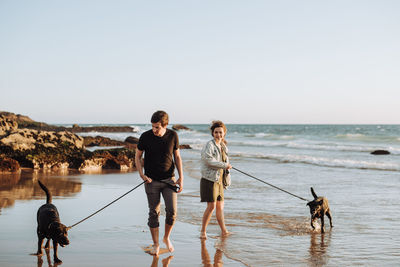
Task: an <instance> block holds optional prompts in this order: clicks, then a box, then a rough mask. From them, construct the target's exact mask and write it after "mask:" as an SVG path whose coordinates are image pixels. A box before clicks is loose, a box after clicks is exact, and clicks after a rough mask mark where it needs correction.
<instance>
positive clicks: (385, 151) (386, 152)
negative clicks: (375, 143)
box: [371, 150, 390, 155]
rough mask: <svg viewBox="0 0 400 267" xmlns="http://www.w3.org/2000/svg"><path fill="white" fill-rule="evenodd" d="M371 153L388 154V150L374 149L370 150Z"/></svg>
mask: <svg viewBox="0 0 400 267" xmlns="http://www.w3.org/2000/svg"><path fill="white" fill-rule="evenodd" d="M371 154H372V155H389V154H390V152H389V151H387V150H375V151H372V152H371Z"/></svg>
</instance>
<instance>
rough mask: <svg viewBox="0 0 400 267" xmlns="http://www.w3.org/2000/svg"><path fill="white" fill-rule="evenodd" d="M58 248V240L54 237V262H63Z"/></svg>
mask: <svg viewBox="0 0 400 267" xmlns="http://www.w3.org/2000/svg"><path fill="white" fill-rule="evenodd" d="M57 249H58V243H57V242H56V241H54V239H53V250H54V255H53V258H54V263H61V262H62V260H60V259H59V258H58V255H57Z"/></svg>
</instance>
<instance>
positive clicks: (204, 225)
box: [200, 202, 216, 239]
mask: <svg viewBox="0 0 400 267" xmlns="http://www.w3.org/2000/svg"><path fill="white" fill-rule="evenodd" d="M215 205H216V204H215V202H207V208H206V210H205V211H204V214H203V221H202V224H201V231H200V238H204V239H206V238H207V233H206V230H207V226H208V223H209V222H210V219H211V216H212V213H213V211H214V209H215Z"/></svg>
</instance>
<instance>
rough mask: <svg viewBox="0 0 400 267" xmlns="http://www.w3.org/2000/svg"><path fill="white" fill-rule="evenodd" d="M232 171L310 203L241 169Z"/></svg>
mask: <svg viewBox="0 0 400 267" xmlns="http://www.w3.org/2000/svg"><path fill="white" fill-rule="evenodd" d="M232 169H234V170H235V171H238V172H240V173H243V174H244V175H247V176H249V177H251V178H253V179H256V180H257V181H260V182H262V183H264V184H267V185H269V186H272V187H273V188H275V189H278V190H281V191H282V192H285V193H287V194H289V195H292V196H294V197H297V198H299V199H301V200H304V201H307V202H309V201H310V200H307V199H305V198H302V197H299V196H297V195H295V194H292V193H290V192H289V191H286V190H284V189H282V188H279V187H277V186H275V185H273V184H270V183H267V182H265V181H263V180H261V179H259V178H257V177H255V176H253V175H251V174H248V173H246V172H244V171H241V170H239V169H237V168H235V167H232Z"/></svg>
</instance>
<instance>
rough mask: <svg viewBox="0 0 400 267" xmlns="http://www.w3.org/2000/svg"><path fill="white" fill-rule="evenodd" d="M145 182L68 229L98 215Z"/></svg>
mask: <svg viewBox="0 0 400 267" xmlns="http://www.w3.org/2000/svg"><path fill="white" fill-rule="evenodd" d="M144 183H145V182H144V181H143V182H142V183H140V184H138V185H137V186H135V187H134V188H132V189H131V190H129V191H128V192H126V193H125V194H123V195H122V196H120V197H119V198H117V199H115V200H114V201H112V202H110V203H108V204H107V205H105V206H104V207H102V208H101V209H99V210H98V211H96V212H94V213H92V214H91V215H89V216H87V217H86V218H84V219H82V220H80V221H79V222H77V223H75V224H73V225H71V226H69V227H68V230H69V229H71V228H72V227H74V226H76V225H78V224H80V223H82V222H84V221H86V220H87V219H89V218H90V217H92V216H94V215H96V214H97V213H99V212H100V211H102V210H104V209H105V208H107V207H108V206H110V205H111V204H113V203H115V202H117V201H118V200H120V199H121V198H123V197H124V196H126V195H127V194H129V193H130V192H132V191H133V190H135V189H136V188H138V187H139V186H141V185H142V184H144Z"/></svg>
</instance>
